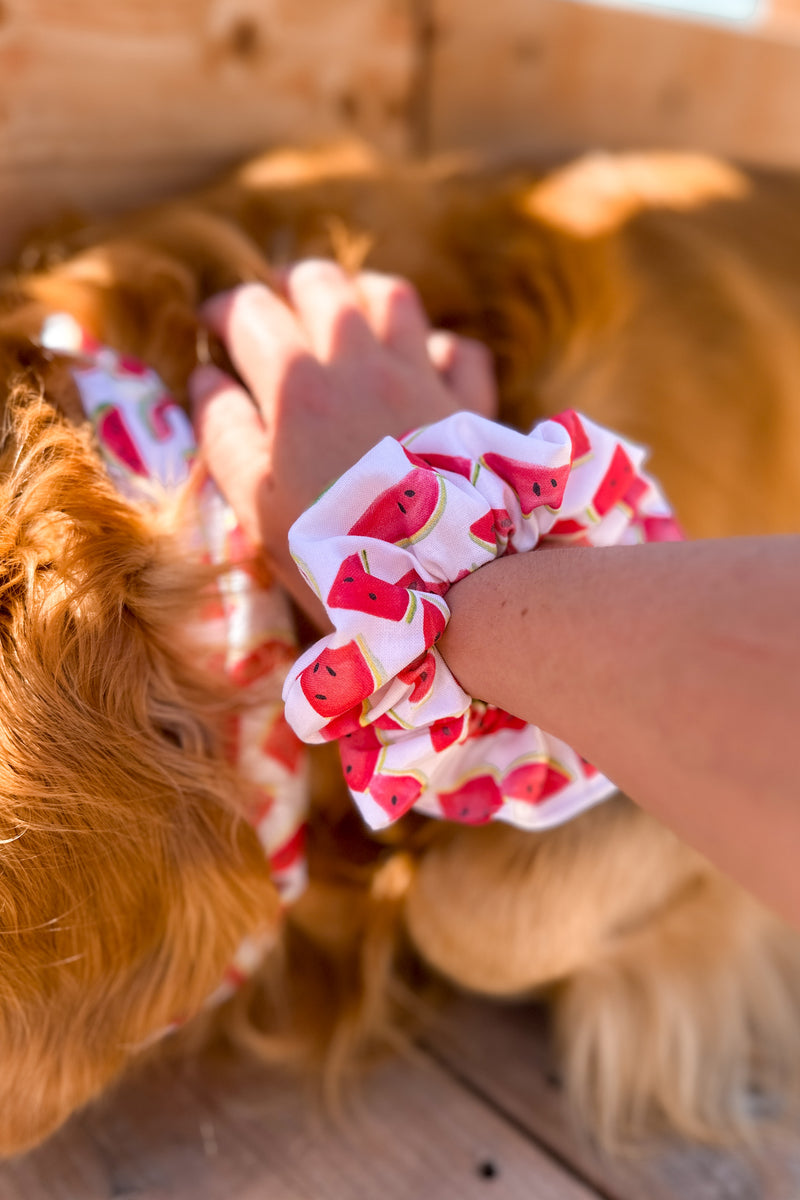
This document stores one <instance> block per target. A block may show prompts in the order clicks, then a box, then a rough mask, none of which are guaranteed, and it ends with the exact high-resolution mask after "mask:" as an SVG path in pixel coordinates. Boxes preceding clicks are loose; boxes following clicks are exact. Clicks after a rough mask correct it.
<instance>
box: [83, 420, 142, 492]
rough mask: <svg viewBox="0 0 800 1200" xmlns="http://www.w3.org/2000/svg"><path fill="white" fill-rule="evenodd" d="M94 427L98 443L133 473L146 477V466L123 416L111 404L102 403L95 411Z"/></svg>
mask: <svg viewBox="0 0 800 1200" xmlns="http://www.w3.org/2000/svg"><path fill="white" fill-rule="evenodd" d="M94 422H95V429H96V431H97V439H98V441H99V442H100V445H101V446H102V447H103V448H104V449H106V450H110V451H111V454H112V455H113V456H114V458H115V459H116V460H117V462H119V463H121V464H122V465H123V466H124V467H126V468H127V469H128V470H129V471H132V472H133V473H134V475H141V476H143V477H144V478H147V474H148V471H147V467H146V466H145V464H144V462H143V461H142V457H141V455H140V454H139V451H138V449H137V448H136V442H135V441H134V440H133V437H132V435H131V432H130V430H129V429H128V427H127V425H126V424H125V418H124V417H123V415H122V413H121V412H120V410H119V409H118V408H115V407H114V405H113V404H107V405H106V404H104V405H102V407H100V408H98V410H97V412H96V413H95V418H94Z"/></svg>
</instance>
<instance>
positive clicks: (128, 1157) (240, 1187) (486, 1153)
mask: <svg viewBox="0 0 800 1200" xmlns="http://www.w3.org/2000/svg"><path fill="white" fill-rule="evenodd" d="M427 1042H428V1045H427V1048H426V1046H425V1045H421V1046H420V1047H419V1048H418V1050H417V1051H416V1052H415V1053H414V1055H413V1057H412V1058H411V1059H410V1060H409V1061H403V1062H393V1063H387V1064H386V1065H385V1066H384V1067H382V1068H380V1069H378V1070H376V1071H375V1073H374V1074H373V1075H371V1076H370V1077H369V1079H368V1080H367V1081H366V1084H365V1086H364V1089H363V1093H362V1099H361V1102H360V1104H359V1109H358V1111H357V1112H354V1113H353V1114H351V1115H350V1116H349V1117H348V1118H347V1119H346V1120H344V1121H343V1122H342V1123H341V1124H340V1125H338V1126H337V1125H336V1124H335V1123H334V1122H332V1120H331V1118H329V1117H326V1116H324V1115H323V1114H322V1113H321V1111H320V1109H319V1106H318V1104H317V1103H316V1102H315V1101H314V1100H313V1099H312V1098H311V1097H310V1096H308V1095H306V1094H304V1092H303V1090H302V1089H301V1088H297V1087H295V1088H290V1087H287V1086H286V1085H285V1084H279V1083H278V1082H277V1081H276V1080H275V1078H274V1077H271V1076H265V1074H264V1073H263V1072H262V1071H260V1070H258V1069H256V1068H255V1067H253V1066H252V1065H248V1064H244V1063H233V1062H229V1061H224V1062H220V1061H219V1060H213V1059H211V1058H209V1059H205V1060H201V1061H199V1062H196V1063H194V1064H192V1065H190V1066H187V1065H186V1064H180V1065H179V1064H175V1063H171V1064H160V1065H158V1066H155V1067H151V1068H148V1070H147V1072H146V1073H144V1074H142V1075H141V1076H139V1077H138V1078H136V1079H135V1080H130V1081H128V1082H127V1083H126V1084H125V1085H124V1087H122V1088H121V1089H120V1090H119V1091H118V1092H117V1093H116V1094H115V1095H114V1096H112V1097H111V1098H108V1099H106V1100H105V1101H104V1102H103V1103H102V1104H100V1105H98V1106H96V1107H95V1108H93V1109H92V1110H91V1111H89V1112H86V1113H84V1114H82V1115H81V1116H79V1117H78V1118H76V1119H75V1120H73V1121H72V1122H71V1123H70V1125H69V1126H68V1127H67V1128H66V1129H64V1130H62V1132H61V1133H59V1134H58V1135H57V1136H56V1137H55V1138H53V1139H52V1140H51V1141H50V1142H49V1143H48V1144H47V1145H46V1146H44V1147H42V1148H41V1149H40V1150H37V1151H36V1152H34V1153H33V1154H30V1155H28V1156H27V1157H25V1158H22V1159H19V1160H17V1161H15V1162H12V1163H7V1164H5V1165H4V1166H2V1167H0V1200H107V1198H108V1200H110V1198H111V1197H115V1198H116V1200H123V1198H134V1197H135V1198H136V1200H373V1198H375V1200H401V1198H402V1200H417V1198H419V1200H473V1198H476V1200H477V1198H478V1197H480V1198H481V1200H523V1198H524V1200H597V1198H598V1197H602V1198H603V1200H800V1137H798V1136H797V1134H796V1133H795V1132H793V1131H792V1130H790V1129H787V1128H777V1129H772V1130H771V1132H769V1133H768V1134H766V1135H765V1141H764V1149H763V1151H762V1152H761V1154H760V1156H759V1158H758V1159H756V1158H755V1157H753V1156H750V1157H748V1156H746V1155H745V1154H734V1153H723V1152H719V1151H714V1150H707V1149H698V1148H696V1147H690V1146H686V1145H681V1144H677V1143H664V1144H658V1145H653V1146H651V1147H649V1148H648V1150H647V1152H646V1153H642V1154H641V1155H639V1156H637V1157H635V1158H633V1159H628V1160H625V1161H622V1162H614V1163H610V1162H607V1161H602V1160H600V1159H599V1158H598V1157H597V1156H596V1155H595V1154H594V1153H593V1152H592V1150H591V1149H590V1148H589V1146H588V1145H587V1144H586V1143H585V1141H583V1140H582V1139H581V1138H580V1137H579V1136H577V1135H576V1133H575V1131H574V1130H573V1129H571V1127H570V1124H569V1121H568V1119H567V1116H566V1113H565V1110H564V1105H563V1101H562V1098H561V1095H560V1089H559V1083H558V1078H557V1076H556V1075H555V1073H554V1071H553V1067H552V1063H551V1062H550V1060H549V1056H548V1051H547V1043H546V1039H545V1037H544V1031H543V1021H542V1016H541V1013H540V1012H539V1011H538V1010H537V1009H535V1008H532V1007H527V1006H525V1007H508V1008H506V1007H498V1006H492V1005H484V1004H479V1003H477V1002H473V1001H467V1000H464V1001H459V1002H457V1004H456V1006H455V1008H454V1009H451V1010H450V1011H449V1013H448V1017H447V1021H446V1023H443V1024H442V1025H441V1027H439V1028H437V1030H436V1031H435V1033H434V1034H432V1035H430V1036H429V1037H428V1039H427ZM434 1047H435V1048H434Z"/></svg>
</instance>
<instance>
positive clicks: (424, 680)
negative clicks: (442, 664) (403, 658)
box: [397, 650, 436, 704]
mask: <svg viewBox="0 0 800 1200" xmlns="http://www.w3.org/2000/svg"><path fill="white" fill-rule="evenodd" d="M397 678H398V679H399V680H401V682H402V683H407V684H413V691H412V693H411V695H410V696H409V700H410V701H411V703H412V704H421V703H422V701H423V700H425V699H426V698H427V697H428V696H429V695H430V694H431V688H432V687H433V681H434V679H435V678H436V660H435V659H434V657H433V653H432V652H431V651H430V650H429V651H428V653H427V654H426V655H424V657H423V658H422V661H421V662H420V661H417V662H415V663H411V664H410V665H409V666H407V667H406V668H405V669H404V670H402V671H398V672H397Z"/></svg>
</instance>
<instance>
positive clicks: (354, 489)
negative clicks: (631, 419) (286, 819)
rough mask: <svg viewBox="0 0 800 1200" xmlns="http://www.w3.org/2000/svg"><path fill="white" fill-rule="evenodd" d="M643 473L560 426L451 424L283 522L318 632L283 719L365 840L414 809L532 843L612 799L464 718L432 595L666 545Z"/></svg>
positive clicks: (570, 765)
mask: <svg viewBox="0 0 800 1200" xmlns="http://www.w3.org/2000/svg"><path fill="white" fill-rule="evenodd" d="M644 459H645V451H644V450H643V449H642V448H641V447H638V446H635V445H632V444H631V443H630V442H627V441H625V440H623V439H622V438H620V437H618V436H617V435H616V434H613V433H610V432H609V431H608V430H606V429H604V428H602V427H601V426H599V425H596V424H595V423H594V422H592V421H589V420H587V419H586V418H583V417H579V416H578V415H577V414H576V413H574V412H572V411H568V412H566V413H563V414H561V415H560V416H557V417H554V418H553V419H551V420H546V421H542V422H541V423H540V424H538V425H536V426H535V427H534V429H533V430H532V432H531V433H530V434H528V435H527V436H526V435H524V434H521V433H518V432H516V431H515V430H512V429H509V428H506V427H505V426H503V425H498V424H495V423H493V422H491V421H488V420H486V419H484V418H483V417H479V416H476V415H475V414H473V413H466V412H460V413H456V414H454V415H453V416H451V417H448V418H446V419H445V420H443V421H440V422H438V423H437V424H435V425H430V426H426V427H423V428H422V429H418V430H416V431H414V432H412V433H410V434H409V435H407V436H406V437H405V438H403V439H401V440H400V441H397V440H395V439H394V438H384V440H383V441H382V442H380V444H379V445H377V446H375V447H374V448H373V449H372V450H370V451H369V453H367V454H365V455H364V457H363V458H362V459H361V460H360V462H358V463H357V464H356V465H355V466H354V467H352V468H351V469H350V470H349V471H347V472H346V473H345V474H344V475H343V476H342V477H341V478H340V479H339V480H337V482H336V483H334V484H333V486H332V487H331V488H329V489H328V491H326V492H325V493H323V495H322V496H321V497H320V498H319V499H318V500H317V502H316V503H315V504H314V505H313V506H312V507H311V508H310V509H309V510H308V511H307V512H305V513H304V514H303V515H302V516H301V517H300V518H299V519H298V520H297V521H296V522H295V524H294V525H293V527H292V529H291V530H290V534H289V543H290V548H291V551H292V554H293V557H294V559H295V562H296V563H297V565H298V567H299V569H300V571H301V573H302V575H303V577H304V578H305V579H306V581H307V582H308V584H309V585H310V586H311V587H312V588H313V590H314V591H315V592H316V594H317V596H318V597H319V598H320V600H321V601H322V603H323V604H324V606H325V608H326V610H327V612H328V614H329V616H330V618H331V621H332V623H333V625H334V628H335V632H334V633H332V634H330V635H329V636H327V637H325V638H323V639H322V640H321V641H319V642H317V643H316V645H314V646H312V647H311V648H310V649H309V650H308V651H306V653H305V654H303V655H302V656H301V657H300V658H299V659H298V661H297V662H296V663H295V665H294V667H293V669H292V670H291V671H290V672H289V674H288V676H287V678H286V683H285V685H284V692H283V697H284V701H285V703H286V716H287V719H288V721H289V723H290V725H291V726H292V727H293V729H294V730H295V731H296V732H297V734H298V735H299V736H300V737H301V738H302V739H303V740H304V741H306V742H312V743H313V742H325V741H332V740H334V739H337V740H339V741H340V748H341V753H342V762H343V766H344V771H345V777H346V780H347V783H348V786H349V788H350V790H351V792H352V794H353V797H354V799H355V801H356V803H357V804H358V806H359V808H360V809H361V812H362V814H363V816H364V817H365V819H366V820H367V822H368V823H369V825H371V826H372V827H373V828H381V827H383V826H385V825H387V824H389V823H390V822H391V821H393V820H395V819H396V818H397V817H399V816H401V815H402V814H403V813H405V812H407V811H408V810H409V809H411V808H414V809H416V810H417V811H420V812H423V813H427V814H428V815H431V816H438V817H446V818H449V819H451V820H456V821H465V822H469V823H480V822H483V821H487V820H491V819H500V820H504V821H509V822H511V823H513V824H515V825H518V826H521V827H522V828H526V829H542V828H547V827H548V826H551V825H555V824H560V823H561V822H563V821H566V820H568V819H569V818H571V817H572V816H575V815H576V814H577V813H578V812H581V811H582V810H583V809H585V808H587V807H589V806H590V805H592V804H595V803H597V802H598V801H600V800H603V799H605V798H606V797H607V796H609V795H611V794H612V793H613V792H614V791H615V788H614V785H613V784H612V783H611V782H610V781H609V780H608V779H606V778H605V776H603V775H600V774H599V773H598V772H597V771H596V770H595V769H594V768H593V767H591V766H590V765H589V764H588V763H587V762H585V760H584V759H582V758H581V757H580V755H578V754H577V753H576V752H575V751H574V750H572V749H571V748H570V747H569V746H567V745H566V744H565V743H564V742H562V741H560V740H559V739H557V738H554V737H551V736H550V735H548V734H547V733H544V732H543V731H542V730H541V729H538V728H536V727H535V726H533V725H528V724H526V723H525V722H524V721H522V720H520V719H518V718H515V717H512V716H510V715H509V714H507V713H504V712H502V711H501V710H499V709H496V708H492V707H490V706H487V705H485V704H482V703H480V702H477V701H474V700H472V698H471V697H470V696H468V695H467V694H466V692H464V691H463V689H462V688H461V687H460V686H459V684H458V683H457V682H456V680H455V678H454V677H453V675H452V674H451V672H450V671H449V669H448V667H447V665H446V664H445V662H444V660H443V659H442V657H441V655H440V654H439V652H438V651H437V649H436V642H437V641H438V639H439V637H440V636H441V634H442V633H443V631H444V629H445V626H446V624H447V621H448V619H449V615H450V613H449V609H448V606H447V602H446V600H445V596H446V593H447V591H448V588H449V586H450V584H451V583H454V582H456V581H458V580H459V579H462V578H463V577H464V576H465V575H468V574H470V573H471V572H472V571H475V570H478V569H479V568H480V567H482V566H484V565H485V564H486V563H489V562H491V561H492V560H493V559H495V558H499V557H501V556H502V555H504V554H512V553H519V552H524V551H528V550H533V549H534V548H535V547H536V546H537V545H538V544H539V543H540V542H541V541H542V540H546V541H548V542H551V543H552V542H555V543H562V544H566V545H592V546H609V545H619V544H632V543H636V542H642V541H655V540H659V541H664V540H676V539H678V538H680V536H681V535H680V532H679V530H678V527H677V525H676V523H675V521H674V519H673V517H672V514H671V511H670V509H669V506H668V505H667V503H666V501H665V499H664V497H663V495H662V494H661V492H660V490H659V488H658V487H657V485H656V484H655V483H654V482H653V481H652V480H651V479H650V478H649V477H648V476H647V475H645V474H644V473H643V472H642V470H641V467H642V463H643V462H644ZM531 668H532V669H533V670H535V664H531Z"/></svg>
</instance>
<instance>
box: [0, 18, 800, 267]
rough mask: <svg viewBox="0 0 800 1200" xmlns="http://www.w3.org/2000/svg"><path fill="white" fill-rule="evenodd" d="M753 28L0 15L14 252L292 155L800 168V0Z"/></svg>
mask: <svg viewBox="0 0 800 1200" xmlns="http://www.w3.org/2000/svg"><path fill="white" fill-rule="evenodd" d="M773 2H774V8H773V10H772V12H771V15H770V18H769V19H768V21H767V22H766V23H765V24H763V25H762V26H761V27H760V28H758V29H753V30H735V29H731V28H724V27H721V26H711V25H708V24H702V23H700V22H697V21H689V20H676V19H671V18H667V17H661V16H651V15H645V14H641V13H637V12H633V11H625V10H621V9H603V8H599V7H597V6H594V5H588V4H583V3H575V2H573V0H0V217H1V218H2V219H1V220H0V253H6V252H8V251H9V250H10V249H11V248H12V247H13V246H14V244H15V243H16V242H17V241H18V240H19V237H20V235H21V234H22V232H23V231H24V230H25V229H26V228H28V227H30V226H31V225H34V224H36V223H37V222H41V221H43V220H49V219H51V218H52V217H53V216H54V215H56V214H58V213H60V212H62V211H65V210H68V209H73V210H74V209H78V210H89V211H92V212H103V211H110V210H113V209H119V208H121V207H127V206H130V205H133V204H136V203H138V202H141V201H143V200H146V199H151V198H154V197H158V196H161V195H164V194H166V193H167V192H169V191H170V190H173V189H175V188H178V187H181V186H185V185H187V184H190V183H193V182H196V181H198V180H200V179H203V178H206V177H207V176H208V175H209V174H210V173H212V172H213V171H214V170H217V169H219V168H220V167H222V166H224V165H227V164H229V163H231V162H232V161H234V160H236V159H238V158H240V157H242V156H243V155H245V154H247V153H249V152H250V151H253V150H257V149H260V148H263V147H264V146H266V145H269V144H274V143H275V142H287V141H291V142H301V143H302V142H309V141H319V140H321V139H325V138H330V137H331V136H336V135H341V134H343V133H353V132H355V133H357V134H360V135H362V136H364V137H366V138H368V139H369V140H370V141H372V142H374V143H375V144H377V145H378V146H379V147H380V148H381V149H382V150H384V151H386V152H387V153H389V154H392V155H408V154H414V153H429V152H433V151H436V150H439V149H444V148H452V147H469V148H472V149H476V150H478V151H485V150H489V151H490V152H493V153H500V154H524V153H528V154H537V155H546V156H549V155H551V154H555V153H559V152H562V151H564V150H571V149H577V148H580V147H584V146H587V145H590V144H591V145H596V144H605V145H610V146H621V145H631V144H637V145H642V144H655V143H661V144H665V145H679V144H680V145H685V144H691V145H694V146H702V147H707V148H709V149H712V150H718V151H721V152H724V153H728V154H734V155H738V156H742V157H744V158H747V159H751V160H757V161H762V162H777V163H792V164H799V165H800V120H798V116H800V0H773Z"/></svg>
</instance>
